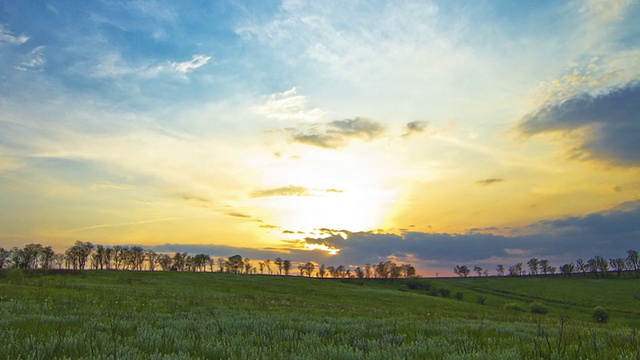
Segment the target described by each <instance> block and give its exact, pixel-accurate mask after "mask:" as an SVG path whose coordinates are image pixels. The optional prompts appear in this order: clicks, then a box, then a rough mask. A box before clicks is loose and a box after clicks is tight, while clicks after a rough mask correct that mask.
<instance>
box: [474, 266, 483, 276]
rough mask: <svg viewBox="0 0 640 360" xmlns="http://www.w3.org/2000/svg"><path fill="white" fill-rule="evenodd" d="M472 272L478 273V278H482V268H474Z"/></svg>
mask: <svg viewBox="0 0 640 360" xmlns="http://www.w3.org/2000/svg"><path fill="white" fill-rule="evenodd" d="M473 271H475V272H477V273H478V277H480V276H482V268H481V267H480V266H474V267H473Z"/></svg>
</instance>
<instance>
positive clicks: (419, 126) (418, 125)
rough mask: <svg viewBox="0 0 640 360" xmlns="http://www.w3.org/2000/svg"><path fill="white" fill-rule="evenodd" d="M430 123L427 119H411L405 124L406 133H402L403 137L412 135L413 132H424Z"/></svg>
mask: <svg viewBox="0 0 640 360" xmlns="http://www.w3.org/2000/svg"><path fill="white" fill-rule="evenodd" d="M428 125H429V123H427V122H426V121H411V122H408V123H407V125H405V133H404V134H402V137H407V136H411V135H413V134H418V133H422V132H424V131H425V130H427V126H428Z"/></svg>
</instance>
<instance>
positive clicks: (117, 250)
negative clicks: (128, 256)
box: [113, 245, 125, 270]
mask: <svg viewBox="0 0 640 360" xmlns="http://www.w3.org/2000/svg"><path fill="white" fill-rule="evenodd" d="M124 253H125V247H123V246H120V245H116V246H114V247H113V266H114V267H115V268H116V270H119V269H120V266H122V265H123V263H124Z"/></svg>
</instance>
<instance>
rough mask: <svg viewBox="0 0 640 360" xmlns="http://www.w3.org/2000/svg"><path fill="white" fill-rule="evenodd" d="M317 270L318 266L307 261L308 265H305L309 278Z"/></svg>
mask: <svg viewBox="0 0 640 360" xmlns="http://www.w3.org/2000/svg"><path fill="white" fill-rule="evenodd" d="M315 269H316V266H315V265H314V264H313V263H312V262H311V261H307V263H306V264H304V271H305V272H306V273H307V277H311V275H312V274H313V270H315Z"/></svg>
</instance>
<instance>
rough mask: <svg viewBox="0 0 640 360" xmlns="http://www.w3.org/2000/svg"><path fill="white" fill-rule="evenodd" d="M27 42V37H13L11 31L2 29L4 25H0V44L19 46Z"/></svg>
mask: <svg viewBox="0 0 640 360" xmlns="http://www.w3.org/2000/svg"><path fill="white" fill-rule="evenodd" d="M28 40H29V37H28V36H26V35H24V34H22V35H18V36H16V35H14V34H13V33H12V32H11V31H9V30H8V29H7V28H5V27H4V25H2V24H0V42H5V43H9V44H13V45H21V44H24V43H26V42H27V41H28Z"/></svg>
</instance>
